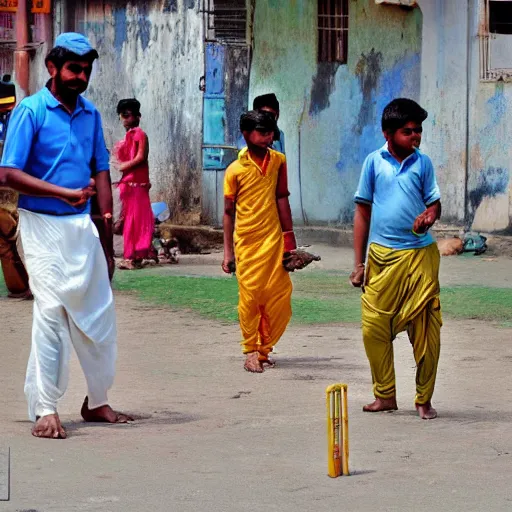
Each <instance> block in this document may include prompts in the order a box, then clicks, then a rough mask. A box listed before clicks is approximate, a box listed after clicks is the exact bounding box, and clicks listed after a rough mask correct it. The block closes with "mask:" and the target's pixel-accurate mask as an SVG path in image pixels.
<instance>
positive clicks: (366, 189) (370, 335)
mask: <svg viewBox="0 0 512 512" xmlns="http://www.w3.org/2000/svg"><path fill="white" fill-rule="evenodd" d="M427 115H428V114H427V112H426V111H425V110H423V109H422V108H421V107H420V106H419V105H418V104H417V103H415V102H414V101H412V100H409V99H405V98H399V99H396V100H394V101H392V102H391V103H390V104H389V105H388V106H387V107H386V108H385V109H384V113H383V115H382V131H383V133H384V137H385V139H386V144H385V145H384V146H383V147H382V148H380V149H378V150H377V151H375V152H373V153H371V154H370V155H369V156H368V157H367V158H366V160H365V162H364V164H363V170H362V173H361V178H360V181H359V187H358V189H357V192H356V194H355V202H356V212H355V217H354V255H355V268H354V271H353V272H352V274H351V276H350V280H351V282H352V284H353V285H354V286H356V287H361V286H362V287H363V296H362V309H363V312H362V324H363V340H364V346H365V350H366V354H367V356H368V360H369V362H370V367H371V371H372V380H373V392H374V395H375V401H374V402H373V403H371V404H368V405H366V406H365V407H364V408H363V410H364V411H366V412H377V411H387V410H395V409H397V402H396V389H395V370H394V362H393V340H394V338H395V337H396V335H397V334H398V333H399V332H402V331H405V330H407V332H408V335H409V339H410V341H411V344H412V347H413V350H414V357H415V360H416V364H417V372H416V398H415V404H416V408H417V410H418V413H419V415H420V417H421V418H423V419H433V418H435V417H436V416H437V413H436V411H435V409H434V408H433V407H432V403H431V399H432V395H433V393H434V386H435V379H436V372H437V363H438V359H439V351H440V332H441V325H442V321H441V311H440V303H439V277H438V274H439V262H440V256H439V251H438V249H437V245H436V243H435V241H434V239H433V237H432V235H431V234H430V233H429V232H428V230H429V228H430V227H431V226H432V225H433V224H434V222H435V221H436V220H437V219H438V218H439V217H440V215H441V203H440V197H441V196H440V193H439V187H438V185H437V181H436V177H435V173H434V168H433V166H432V162H431V160H430V158H429V157H428V156H427V155H425V154H424V153H422V152H421V151H419V149H418V148H419V146H420V143H421V134H422V126H421V125H422V122H423V121H424V120H425V119H426V118H427ZM368 242H369V244H370V245H369V249H368V254H367V253H366V251H367V246H368ZM365 261H366V265H365Z"/></svg>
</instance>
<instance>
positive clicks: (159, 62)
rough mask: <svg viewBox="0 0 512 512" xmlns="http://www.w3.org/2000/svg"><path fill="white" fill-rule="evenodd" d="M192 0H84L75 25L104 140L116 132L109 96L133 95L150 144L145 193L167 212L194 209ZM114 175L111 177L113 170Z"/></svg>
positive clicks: (197, 123) (196, 94)
mask: <svg viewBox="0 0 512 512" xmlns="http://www.w3.org/2000/svg"><path fill="white" fill-rule="evenodd" d="M198 1H199V0H140V1H133V2H121V1H117V2H116V1H114V2H107V1H102V0H89V1H88V2H87V3H86V4H84V3H82V6H84V5H86V8H85V9H82V12H81V13H80V11H78V12H77V15H76V16H77V20H76V22H77V23H76V29H77V30H78V31H80V32H82V33H84V34H86V35H87V36H88V37H89V38H90V40H91V42H92V44H93V45H94V46H95V47H96V48H97V50H98V52H99V54H100V59H99V61H98V62H97V64H96V65H95V70H94V72H93V76H92V78H91V85H90V88H89V90H88V92H87V96H88V97H89V98H90V99H91V100H92V101H93V102H94V103H95V104H96V106H97V107H98V109H99V110H100V112H101V114H102V116H103V122H104V128H105V138H106V141H107V145H108V146H109V147H111V146H112V145H113V143H114V142H115V141H117V140H119V139H121V138H122V137H123V136H124V134H123V129H122V126H121V124H120V122H119V120H118V118H117V115H116V106H117V102H118V101H119V100H120V99H122V98H127V97H128V98H129V97H136V98H137V99H138V100H139V101H140V102H141V104H142V108H141V110H142V121H141V127H142V128H143V129H144V130H145V131H146V132H147V134H148V137H149V143H150V156H149V163H150V173H151V181H152V183H153V188H152V190H151V195H152V199H153V200H165V201H167V202H168V203H169V204H170V206H171V212H172V213H173V215H174V217H175V219H178V220H179V219H180V218H181V219H182V220H184V221H188V222H190V221H192V220H193V219H198V218H199V214H200V208H201V143H202V94H201V92H200V91H199V87H198V84H199V78H200V77H201V75H202V74H203V66H204V64H203V59H204V49H203V36H202V34H203V26H202V15H201V14H200V12H199V9H198V4H197V3H198ZM113 178H115V176H114V177H113Z"/></svg>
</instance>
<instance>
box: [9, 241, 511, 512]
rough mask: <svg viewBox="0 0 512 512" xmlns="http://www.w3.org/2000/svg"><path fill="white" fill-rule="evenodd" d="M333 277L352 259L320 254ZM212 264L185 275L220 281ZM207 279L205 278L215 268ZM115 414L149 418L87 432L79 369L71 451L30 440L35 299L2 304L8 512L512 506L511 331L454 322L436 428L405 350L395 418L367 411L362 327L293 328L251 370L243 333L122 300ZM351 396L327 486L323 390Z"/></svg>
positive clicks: (72, 391)
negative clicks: (265, 365) (346, 463)
mask: <svg viewBox="0 0 512 512" xmlns="http://www.w3.org/2000/svg"><path fill="white" fill-rule="evenodd" d="M320 250H321V252H322V254H323V255H324V256H326V257H324V260H323V261H322V262H321V263H320V264H318V265H321V268H330V267H332V266H338V267H342V268H345V267H346V268H347V269H348V268H349V267H350V253H349V252H347V251H344V250H339V249H332V250H330V249H327V248H320ZM215 258H216V257H215V256H206V257H195V258H185V259H184V260H183V263H182V264H180V265H179V266H175V267H172V271H173V272H179V273H185V274H194V273H199V274H208V273H210V274H217V273H218V267H217V266H214V265H213V263H214V262H215V265H217V262H216V261H215ZM208 269H210V271H208ZM510 275H512V260H507V259H498V260H496V261H488V262H486V261H483V260H482V259H473V260H472V259H463V258H453V259H449V260H443V278H442V283H446V282H449V283H450V284H457V283H459V282H464V283H466V282H467V281H468V280H471V282H472V283H474V284H478V285H484V284H488V283H489V282H491V283H493V285H494V286H498V285H501V286H510V285H511V282H510ZM117 310H118V324H119V363H118V374H117V379H116V383H115V386H114V388H113V389H112V392H111V395H110V396H111V400H112V404H113V405H114V406H116V407H119V408H121V409H123V410H126V411H129V412H132V413H133V414H135V415H137V416H138V417H139V418H140V419H139V420H138V421H136V422H135V423H133V424H130V425H124V426H123V425H120V426H101V425H85V424H83V423H82V422H81V420H80V417H79V414H78V411H79V408H80V405H81V403H82V400H83V397H84V393H85V384H84V379H83V376H82V374H81V371H80V368H79V366H78V364H77V361H76V357H74V359H73V365H72V368H71V381H70V386H69V388H68V392H67V394H66V396H65V398H64V400H63V401H62V403H61V406H60V412H61V417H62V419H63V422H64V425H65V426H66V427H67V429H68V432H69V434H70V436H69V439H67V440H66V441H49V440H40V439H35V438H32V437H31V436H30V423H28V422H27V420H26V405H25V399H24V395H23V379H24V371H25V365H26V361H27V358H28V352H29V345H30V322H31V304H30V303H25V302H16V301H7V300H5V299H2V300H0V311H1V315H2V324H3V326H2V338H1V343H2V355H3V357H2V358H1V360H0V365H1V366H0V384H1V386H0V390H1V391H0V400H1V407H2V415H1V417H0V431H1V432H2V448H4V449H6V448H8V447H10V449H11V500H10V501H9V502H4V503H0V511H4V510H5V511H9V512H15V511H29V510H30V511H32V512H35V511H37V512H73V511H103V512H108V511H112V512H117V511H129V512H132V511H133V512H135V511H139V510H142V511H148V512H149V511H159V512H160V511H162V512H164V511H176V512H182V511H183V512H188V511H208V512H217V511H218V512H242V511H251V512H252V511H259V510H275V511H279V512H292V511H304V512H309V511H311V512H313V511H318V512H324V511H325V512H327V511H332V510H347V511H375V510H378V511H395V510H415V511H426V510H433V509H434V510H443V511H459V510H460V511H462V510H464V511H468V510H471V511H480V510H493V511H494V510H503V511H508V510H512V487H511V486H510V479H511V471H512V470H511V468H512V429H511V428H510V425H511V422H512V409H511V407H510V401H509V397H510V396H511V392H512V380H511V377H510V376H511V374H512V344H511V342H510V339H511V334H512V331H511V330H509V329H504V328H500V327H497V326H494V325H489V324H486V323H483V322H477V321H465V322H463V321H447V322H446V323H445V327H444V330H443V347H442V356H441V362H440V367H439V374H438V375H439V377H438V383H437V388H436V394H435V396H434V404H435V406H436V407H437V409H438V411H439V415H440V416H439V418H438V419H437V420H435V421H431V422H427V421H421V420H419V419H418V418H417V417H416V414H415V411H414V406H413V396H414V374H415V368H414V360H413V357H412V351H411V349H410V346H409V344H408V341H407V339H406V338H405V337H404V336H401V337H400V339H398V340H397V341H396V343H395V360H396V368H397V377H398V386H399V387H398V399H399V407H400V410H399V411H398V412H396V413H384V414H378V415H371V414H364V413H362V411H361V408H362V406H363V405H364V404H365V403H366V401H368V400H369V399H370V398H371V387H370V372H369V369H368V365H367V362H366V357H365V354H364V350H363V347H362V343H361V340H360V331H359V328H358V326H356V325H350V326H344V325H329V326H293V327H291V328H290V329H289V330H288V331H287V333H286V335H285V337H284V338H283V339H282V341H281V342H280V344H279V346H278V349H277V353H276V357H277V359H278V367H277V368H275V369H272V370H268V371H267V372H265V373H264V374H263V375H251V374H248V373H246V372H244V371H243V370H242V358H241V356H240V355H239V347H238V345H237V341H238V338H239V332H238V327H237V326H233V325H228V326H225V325H221V324H218V323H215V322H212V321H209V320H204V319H202V318H200V317H198V316H194V315H192V314H191V313H188V312H186V311H172V310H170V309H166V308H157V307H154V306H152V305H150V304H148V303H142V302H139V301H138V300H137V299H135V298H134V297H132V296H130V295H128V294H118V295H117ZM334 382H347V383H348V384H349V412H350V449H351V454H350V455H351V456H350V468H351V470H352V472H353V476H351V477H348V478H338V479H335V480H331V479H329V478H328V477H327V476H326V471H327V465H326V434H325V410H324V407H325V403H324V390H325V387H326V386H327V385H328V384H331V383H334Z"/></svg>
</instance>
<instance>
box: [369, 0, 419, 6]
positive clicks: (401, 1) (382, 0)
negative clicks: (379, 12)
mask: <svg viewBox="0 0 512 512" xmlns="http://www.w3.org/2000/svg"><path fill="white" fill-rule="evenodd" d="M375 3H376V4H390V5H405V6H407V7H416V6H417V5H418V2H417V0H375Z"/></svg>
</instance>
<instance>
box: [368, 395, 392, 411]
mask: <svg viewBox="0 0 512 512" xmlns="http://www.w3.org/2000/svg"><path fill="white" fill-rule="evenodd" d="M397 410H398V406H397V405H396V398H394V397H393V398H375V401H373V402H372V403H371V404H368V405H365V406H364V407H363V411H364V412H383V411H397Z"/></svg>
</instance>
